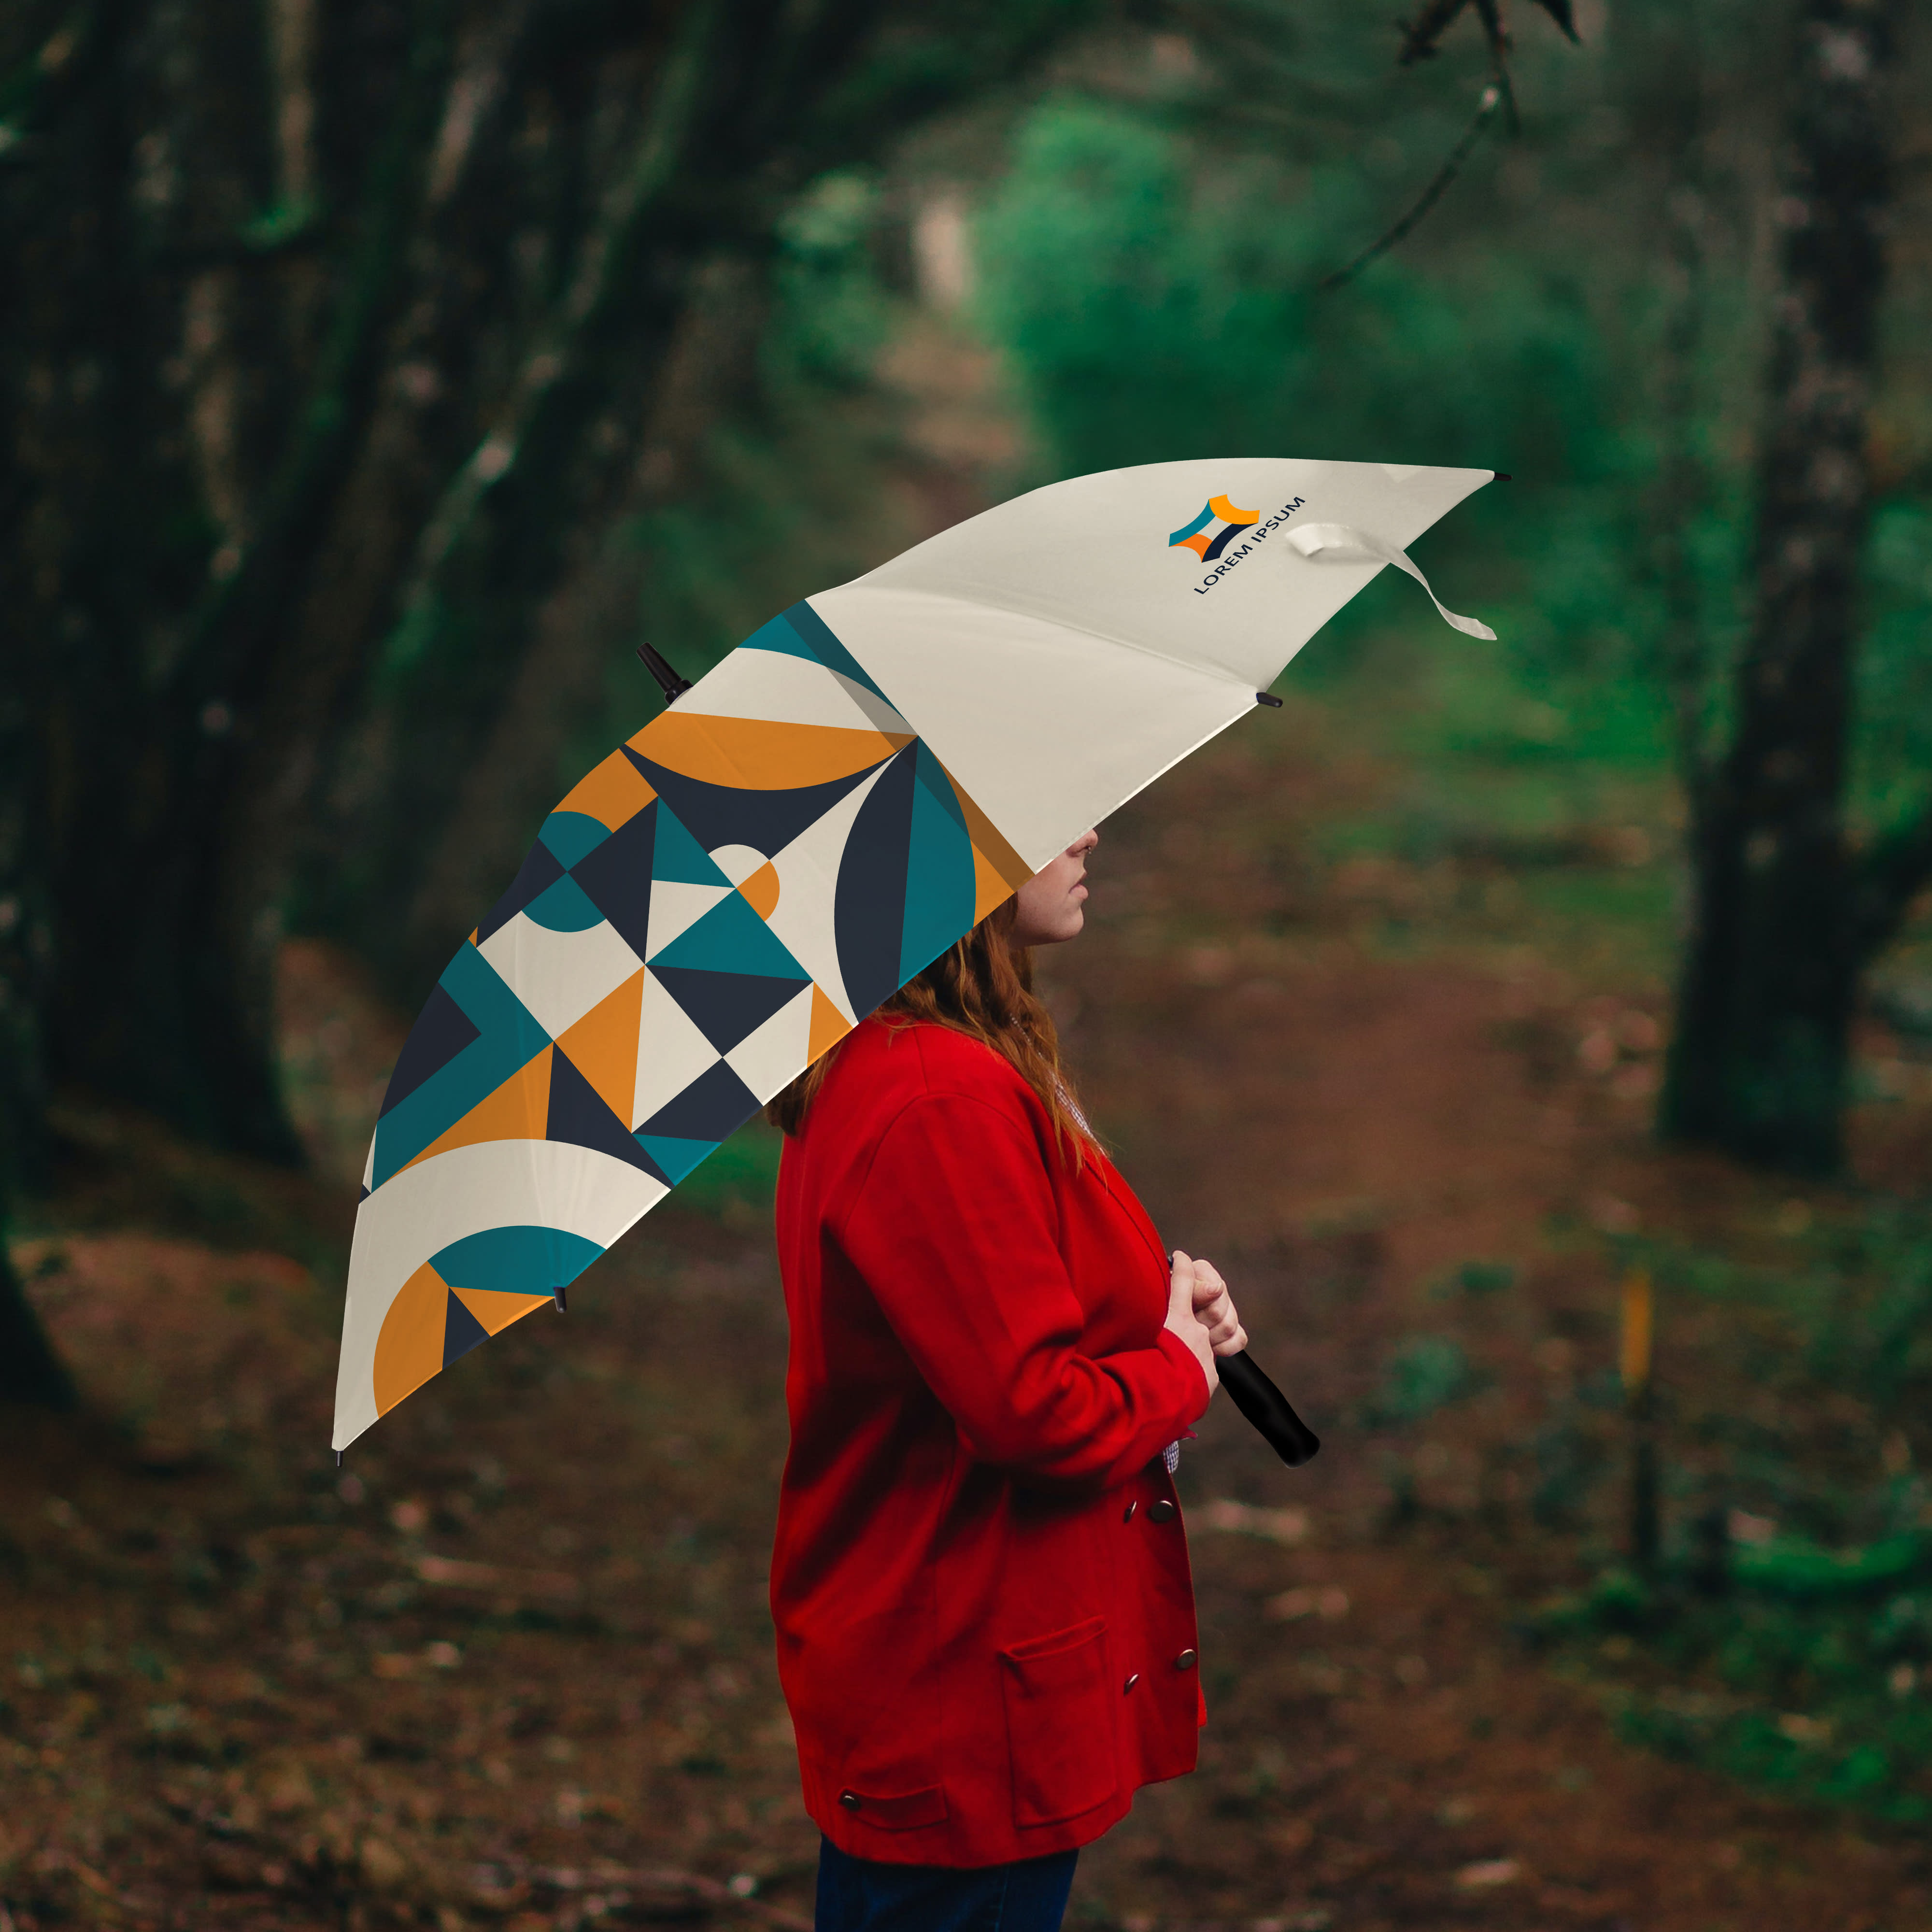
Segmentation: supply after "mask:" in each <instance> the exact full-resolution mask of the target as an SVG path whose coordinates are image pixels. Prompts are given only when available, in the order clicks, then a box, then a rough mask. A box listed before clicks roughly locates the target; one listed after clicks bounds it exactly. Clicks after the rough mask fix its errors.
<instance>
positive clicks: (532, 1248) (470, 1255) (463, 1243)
mask: <svg viewBox="0 0 1932 1932" xmlns="http://www.w3.org/2000/svg"><path fill="white" fill-rule="evenodd" d="M603 1252H604V1250H602V1249H601V1247H598V1244H596V1243H595V1241H589V1240H587V1239H586V1238H585V1237H584V1236H583V1235H573V1234H572V1233H571V1232H570V1231H569V1230H568V1229H566V1228H539V1227H532V1226H523V1227H516V1228H484V1229H482V1230H481V1231H480V1232H478V1233H476V1234H474V1235H464V1236H463V1238H462V1239H461V1240H460V1241H452V1242H451V1243H450V1244H449V1247H446V1248H443V1249H441V1250H439V1251H438V1252H437V1253H435V1254H433V1255H431V1256H430V1263H431V1266H432V1267H434V1268H435V1270H436V1271H437V1274H440V1275H441V1276H442V1277H443V1280H445V1281H446V1282H448V1283H449V1285H450V1286H451V1287H452V1288H475V1289H487V1290H488V1291H489V1292H491V1293H493V1294H496V1295H548V1294H549V1293H550V1292H551V1291H552V1290H553V1289H559V1288H565V1287H568V1286H569V1284H570V1283H572V1282H573V1281H574V1280H576V1279H577V1277H578V1276H579V1275H580V1274H582V1273H583V1271H584V1270H585V1269H586V1268H588V1267H589V1265H590V1264H591V1263H592V1262H594V1261H595V1259H597V1257H598V1256H599V1255H601V1253H603Z"/></svg>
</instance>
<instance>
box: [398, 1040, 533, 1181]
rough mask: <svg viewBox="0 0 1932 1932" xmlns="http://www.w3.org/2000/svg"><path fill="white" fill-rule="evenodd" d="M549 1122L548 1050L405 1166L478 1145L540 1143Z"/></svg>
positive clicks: (486, 1097) (481, 1101)
mask: <svg viewBox="0 0 1932 1932" xmlns="http://www.w3.org/2000/svg"><path fill="white" fill-rule="evenodd" d="M549 1122H550V1049H549V1048H548V1047H545V1048H544V1050H543V1051H542V1052H541V1053H540V1054H538V1055H537V1057H536V1058H535V1059H534V1060H532V1061H529V1062H528V1063H527V1064H526V1065H524V1066H523V1067H520V1068H518V1069H517V1071H516V1072H515V1073H513V1074H511V1076H510V1077H509V1079H507V1080H505V1082H503V1084H502V1086H500V1087H499V1088H497V1089H496V1091H495V1092H494V1093H493V1094H486V1095H485V1096H484V1098H483V1099H481V1100H478V1102H477V1103H476V1104H475V1106H473V1107H472V1108H471V1109H470V1110H469V1112H468V1113H466V1114H465V1115H463V1118H462V1119H460V1121H458V1122H457V1123H456V1124H455V1126H454V1127H449V1128H446V1129H445V1130H444V1131H443V1133H440V1134H439V1135H438V1136H437V1138H436V1139H434V1140H433V1141H431V1142H430V1144H429V1145H428V1147H426V1148H424V1149H423V1151H422V1153H421V1154H418V1155H417V1156H416V1160H412V1161H407V1162H405V1163H404V1166H407V1167H413V1166H416V1161H417V1160H430V1159H431V1158H432V1157H434V1156H435V1155H437V1154H447V1153H449V1151H450V1149H451V1148H460V1147H474V1146H475V1145H476V1143H477V1142H478V1141H540V1140H541V1139H543V1138H544V1131H545V1130H546V1129H547V1127H548V1125H549Z"/></svg>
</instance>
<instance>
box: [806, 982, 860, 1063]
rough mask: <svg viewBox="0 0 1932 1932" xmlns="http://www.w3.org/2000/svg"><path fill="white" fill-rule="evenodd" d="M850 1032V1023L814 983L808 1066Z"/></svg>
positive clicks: (807, 1046)
mask: <svg viewBox="0 0 1932 1932" xmlns="http://www.w3.org/2000/svg"><path fill="white" fill-rule="evenodd" d="M850 1031H852V1025H851V1022H850V1021H849V1020H847V1019H846V1017H845V1016H844V1014H843V1013H841V1012H840V1011H839V1010H838V1008H837V1007H835V1006H834V1005H833V1004H832V1002H831V1001H829V999H827V998H826V996H825V995H824V993H823V992H822V991H821V990H820V988H819V986H818V985H817V983H816V982H815V981H814V983H813V986H812V989H811V1034H809V1036H808V1043H807V1045H806V1047H805V1064H806V1066H808V1067H809V1066H810V1065H811V1064H812V1062H813V1061H815V1060H816V1059H817V1058H818V1056H819V1055H820V1054H821V1053H823V1052H826V1051H827V1049H829V1048H832V1047H835V1046H837V1045H838V1043H839V1042H840V1041H841V1040H843V1039H844V1037H845V1036H846V1035H847V1034H848V1033H850Z"/></svg>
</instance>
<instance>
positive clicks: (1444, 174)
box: [1316, 86, 1503, 290]
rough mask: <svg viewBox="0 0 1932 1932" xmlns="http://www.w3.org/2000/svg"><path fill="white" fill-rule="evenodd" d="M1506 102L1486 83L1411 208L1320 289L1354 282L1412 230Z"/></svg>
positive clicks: (1326, 278)
mask: <svg viewBox="0 0 1932 1932" xmlns="http://www.w3.org/2000/svg"><path fill="white" fill-rule="evenodd" d="M1502 104H1503V93H1502V89H1500V88H1499V87H1494V86H1491V87H1486V88H1484V90H1483V104H1482V105H1481V107H1478V109H1477V110H1476V118H1475V119H1474V120H1473V121H1471V122H1470V123H1469V128H1468V130H1467V131H1466V133H1464V135H1463V138H1462V139H1460V141H1458V142H1457V143H1456V145H1455V146H1454V148H1451V150H1450V153H1449V158H1448V160H1446V161H1445V162H1444V163H1442V166H1440V167H1439V168H1438V169H1436V175H1435V178H1434V179H1433V180H1432V181H1430V184H1429V185H1428V186H1427V187H1426V188H1424V190H1422V193H1421V195H1420V196H1418V198H1417V199H1416V201H1415V203H1414V205H1412V207H1411V208H1409V212H1408V213H1407V214H1405V215H1404V216H1403V217H1402V219H1401V220H1400V221H1398V222H1397V223H1396V224H1395V226H1394V227H1393V228H1391V229H1389V230H1388V232H1387V233H1385V234H1384V235H1382V236H1381V237H1380V238H1379V239H1377V240H1376V241H1374V242H1370V245H1368V247H1367V248H1364V250H1363V251H1362V252H1361V254H1359V255H1358V256H1357V257H1355V260H1353V261H1352V262H1351V263H1349V265H1348V266H1347V267H1346V268H1342V269H1337V270H1336V271H1335V272H1334V274H1333V275H1324V276H1323V277H1322V279H1321V281H1319V282H1318V283H1316V287H1317V288H1318V289H1322V290H1328V289H1339V288H1340V287H1343V285H1344V284H1346V283H1349V282H1352V281H1354V280H1355V278H1356V277H1357V276H1358V275H1360V274H1361V272H1362V271H1363V270H1364V269H1366V268H1367V266H1369V264H1370V263H1371V262H1373V261H1374V260H1376V258H1377V257H1379V256H1382V255H1386V254H1388V251H1390V250H1391V248H1394V247H1395V245H1397V242H1400V241H1401V240H1402V239H1403V237H1404V236H1407V235H1409V234H1410V233H1412V231H1413V230H1414V229H1415V227H1416V226H1417V225H1418V223H1420V222H1421V220H1422V218H1423V217H1424V215H1426V214H1427V213H1428V212H1429V211H1430V209H1431V208H1433V207H1434V206H1435V205H1436V203H1437V202H1439V201H1440V200H1441V199H1442V197H1443V196H1444V195H1445V194H1446V193H1448V190H1449V187H1450V184H1451V182H1453V181H1454V180H1455V178H1456V177H1457V175H1460V173H1461V172H1463V164H1464V163H1466V161H1467V160H1469V157H1470V155H1471V154H1472V153H1474V152H1475V146H1476V143H1477V142H1478V141H1480V140H1481V139H1482V137H1483V130H1484V128H1486V127H1488V125H1489V124H1490V121H1492V120H1493V119H1494V118H1496V110H1497V109H1498V108H1499V107H1501V106H1502Z"/></svg>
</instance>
